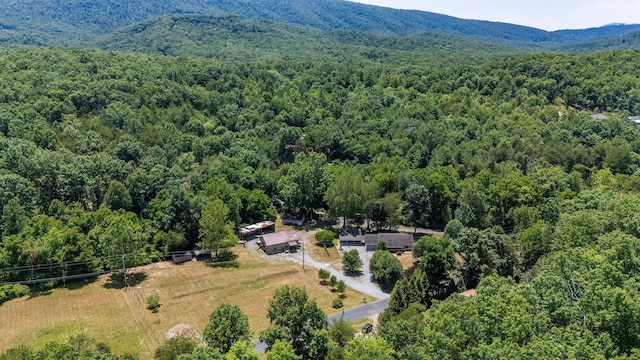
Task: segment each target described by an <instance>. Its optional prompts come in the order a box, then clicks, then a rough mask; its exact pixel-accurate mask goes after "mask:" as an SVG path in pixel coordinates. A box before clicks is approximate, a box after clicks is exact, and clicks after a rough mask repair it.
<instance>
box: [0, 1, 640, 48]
mask: <svg viewBox="0 0 640 360" xmlns="http://www.w3.org/2000/svg"><path fill="white" fill-rule="evenodd" d="M0 14H2V15H0V23H2V24H4V26H3V27H4V28H6V29H0V41H3V42H6V43H19V44H25V43H26V44H37V45H50V44H82V43H86V41H87V40H89V39H92V38H94V37H95V36H98V35H104V34H106V33H110V32H113V31H115V30H117V29H120V28H122V27H124V26H129V25H133V24H136V23H139V22H142V21H146V20H149V19H151V18H155V17H158V16H163V15H171V14H204V15H216V14H218V15H219V14H233V15H238V16H241V17H243V18H245V19H253V20H269V21H275V22H282V23H288V24H293V25H298V26H304V27H308V28H314V29H318V30H324V31H335V30H347V31H362V32H368V33H375V34H383V35H394V36H412V35H419V34H423V33H425V32H441V33H447V34H454V35H460V36H466V37H472V38H474V39H481V40H484V41H490V42H497V43H505V44H512V45H518V46H526V47H533V48H550V47H555V46H560V45H570V44H578V43H582V42H585V41H590V40H593V39H595V38H599V37H602V36H620V35H626V34H628V33H631V32H633V31H639V30H640V27H639V26H638V25H629V26H611V27H604V28H596V29H587V30H584V31H559V32H547V31H544V30H540V29H534V28H530V27H525V26H518V25H511V24H505V23H495V22H488V21H477V20H463V19H458V18H454V17H450V16H445V15H440V14H434V13H429V12H423V11H407V10H395V9H390V8H383V7H377V6H369V5H363V4H358V3H353V2H348V1H343V0H320V1H314V0H297V1H294V0H261V1H256V0H241V1H229V0H216V1H214V0H186V1H177V0H170V1H165V0H141V1H136V2H129V1H124V0H91V1H89V0H70V1H63V0H42V1H35V0H7V1H3V2H2V3H0Z"/></svg>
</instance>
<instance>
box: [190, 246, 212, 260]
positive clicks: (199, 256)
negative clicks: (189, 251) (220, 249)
mask: <svg viewBox="0 0 640 360" xmlns="http://www.w3.org/2000/svg"><path fill="white" fill-rule="evenodd" d="M193 257H195V258H196V260H197V261H205V260H211V250H209V249H195V250H193Z"/></svg>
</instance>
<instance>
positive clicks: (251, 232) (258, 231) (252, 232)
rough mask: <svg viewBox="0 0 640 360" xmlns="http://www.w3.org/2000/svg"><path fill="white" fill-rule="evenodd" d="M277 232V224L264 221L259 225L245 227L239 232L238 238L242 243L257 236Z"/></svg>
mask: <svg viewBox="0 0 640 360" xmlns="http://www.w3.org/2000/svg"><path fill="white" fill-rule="evenodd" d="M275 231H276V223H274V222H273V221H263V222H259V223H257V224H252V225H248V226H245V227H243V228H242V229H240V230H238V237H239V238H240V241H246V240H251V239H253V238H255V237H256V236H257V235H263V234H268V233H272V232H275Z"/></svg>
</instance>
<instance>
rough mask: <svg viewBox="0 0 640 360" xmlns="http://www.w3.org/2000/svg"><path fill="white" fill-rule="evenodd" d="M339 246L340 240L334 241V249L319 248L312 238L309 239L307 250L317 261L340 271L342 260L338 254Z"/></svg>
mask: <svg viewBox="0 0 640 360" xmlns="http://www.w3.org/2000/svg"><path fill="white" fill-rule="evenodd" d="M337 245H338V240H334V241H333V246H332V247H328V248H325V247H324V246H318V245H316V241H315V239H313V237H312V238H310V239H309V245H308V246H307V250H308V251H309V255H311V257H313V258H314V259H316V260H317V261H320V262H323V263H327V264H330V265H331V267H333V268H334V269H337V270H340V269H342V258H341V257H340V253H339V252H338V246H337Z"/></svg>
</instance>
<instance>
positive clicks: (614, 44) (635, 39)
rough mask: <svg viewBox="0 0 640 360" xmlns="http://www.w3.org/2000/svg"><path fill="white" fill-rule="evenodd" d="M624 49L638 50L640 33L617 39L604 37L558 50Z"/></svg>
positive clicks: (639, 47)
mask: <svg viewBox="0 0 640 360" xmlns="http://www.w3.org/2000/svg"><path fill="white" fill-rule="evenodd" d="M625 49H640V32H634V33H631V34H627V35H624V36H619V37H605V38H601V39H595V40H592V41H588V42H586V43H582V44H577V45H572V46H565V47H562V48H560V50H561V51H569V52H572V51H573V52H589V51H615V50H625Z"/></svg>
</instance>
